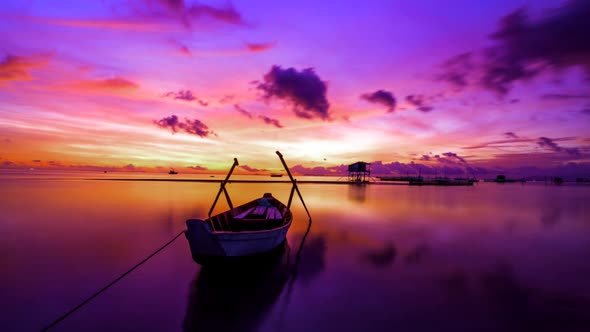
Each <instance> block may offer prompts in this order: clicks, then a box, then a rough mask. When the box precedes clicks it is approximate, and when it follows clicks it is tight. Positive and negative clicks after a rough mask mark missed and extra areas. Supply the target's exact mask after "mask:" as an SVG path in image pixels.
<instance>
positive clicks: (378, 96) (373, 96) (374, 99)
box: [361, 90, 396, 113]
mask: <svg viewBox="0 0 590 332" xmlns="http://www.w3.org/2000/svg"><path fill="white" fill-rule="evenodd" d="M361 99H364V100H366V101H368V102H370V103H375V104H381V105H383V106H385V107H387V112H390V113H391V112H393V111H395V106H396V100H395V97H394V96H393V93H391V92H389V91H386V90H377V91H375V92H372V93H364V94H362V95H361Z"/></svg>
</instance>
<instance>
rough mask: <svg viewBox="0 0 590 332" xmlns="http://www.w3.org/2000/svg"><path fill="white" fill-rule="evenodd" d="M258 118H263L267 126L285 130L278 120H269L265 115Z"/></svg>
mask: <svg viewBox="0 0 590 332" xmlns="http://www.w3.org/2000/svg"><path fill="white" fill-rule="evenodd" d="M258 117H259V118H261V119H262V121H264V123H266V124H269V125H273V126H275V127H277V128H283V125H281V123H280V122H279V120H277V119H273V118H269V117H268V116H264V115H259V116H258Z"/></svg>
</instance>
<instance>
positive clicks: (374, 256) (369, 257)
mask: <svg viewBox="0 0 590 332" xmlns="http://www.w3.org/2000/svg"><path fill="white" fill-rule="evenodd" d="M396 255H397V250H396V249H395V247H394V246H393V244H391V243H390V244H387V245H386V246H385V247H383V248H380V249H376V250H368V251H367V252H365V253H363V254H362V255H361V261H364V262H367V263H370V264H371V265H373V266H374V267H376V268H384V267H387V266H389V265H391V264H393V261H394V260H395V256H396Z"/></svg>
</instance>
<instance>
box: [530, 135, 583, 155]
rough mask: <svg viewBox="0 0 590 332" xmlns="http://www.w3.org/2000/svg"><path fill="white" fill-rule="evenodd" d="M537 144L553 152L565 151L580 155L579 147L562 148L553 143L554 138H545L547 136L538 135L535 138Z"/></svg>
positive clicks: (569, 153)
mask: <svg viewBox="0 0 590 332" xmlns="http://www.w3.org/2000/svg"><path fill="white" fill-rule="evenodd" d="M537 145H538V146H540V147H542V148H545V149H547V150H551V151H555V152H565V153H567V154H568V155H570V156H574V157H580V156H581V155H582V154H581V153H580V149H578V148H564V147H561V146H559V145H558V144H557V143H555V141H554V140H552V139H550V138H547V137H539V139H538V140H537Z"/></svg>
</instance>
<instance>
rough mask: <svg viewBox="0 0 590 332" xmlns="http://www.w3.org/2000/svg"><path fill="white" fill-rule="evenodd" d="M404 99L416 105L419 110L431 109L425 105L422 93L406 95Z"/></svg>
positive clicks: (426, 110) (428, 110) (427, 110)
mask: <svg viewBox="0 0 590 332" xmlns="http://www.w3.org/2000/svg"><path fill="white" fill-rule="evenodd" d="M406 101H407V102H408V103H410V104H411V105H412V106H414V107H416V109H417V110H419V111H421V112H430V111H432V107H431V106H428V105H426V101H425V98H424V96H423V95H408V96H406Z"/></svg>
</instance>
